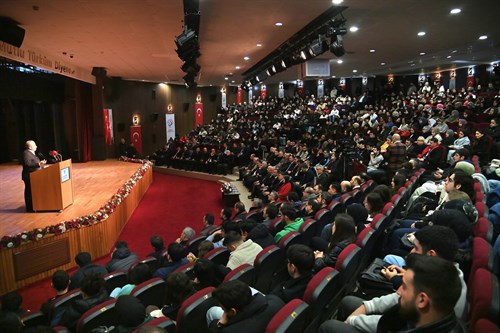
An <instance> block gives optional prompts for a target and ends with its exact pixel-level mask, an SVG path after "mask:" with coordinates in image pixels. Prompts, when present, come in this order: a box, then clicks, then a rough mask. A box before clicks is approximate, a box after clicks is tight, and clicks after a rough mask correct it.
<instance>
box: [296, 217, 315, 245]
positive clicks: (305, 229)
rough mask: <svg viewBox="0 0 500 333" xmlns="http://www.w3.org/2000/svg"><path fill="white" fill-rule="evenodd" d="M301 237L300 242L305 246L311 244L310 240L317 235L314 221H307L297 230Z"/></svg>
mask: <svg viewBox="0 0 500 333" xmlns="http://www.w3.org/2000/svg"><path fill="white" fill-rule="evenodd" d="M299 233H300V234H301V235H302V242H303V243H304V244H306V245H309V244H310V243H311V239H312V238H313V237H314V236H316V235H317V234H318V222H317V221H316V220H314V219H307V220H305V221H304V223H302V225H301V226H300V228H299Z"/></svg>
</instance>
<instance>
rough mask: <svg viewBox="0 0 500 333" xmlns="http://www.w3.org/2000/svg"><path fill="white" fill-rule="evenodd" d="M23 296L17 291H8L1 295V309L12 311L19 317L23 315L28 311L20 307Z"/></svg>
mask: <svg viewBox="0 0 500 333" xmlns="http://www.w3.org/2000/svg"><path fill="white" fill-rule="evenodd" d="M22 305H23V297H22V296H21V294H20V293H19V292H18V291H17V290H14V291H10V292H8V293H6V294H4V295H3V296H2V308H1V311H7V312H14V313H15V314H17V315H18V316H19V317H22V316H23V315H25V314H26V313H27V312H28V311H27V310H25V309H23V308H22Z"/></svg>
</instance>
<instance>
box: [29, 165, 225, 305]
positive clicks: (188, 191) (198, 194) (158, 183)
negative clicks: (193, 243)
mask: <svg viewBox="0 0 500 333" xmlns="http://www.w3.org/2000/svg"><path fill="white" fill-rule="evenodd" d="M222 207H223V204H222V198H221V192H220V186H219V185H218V184H217V183H215V182H210V181H204V180H198V179H192V178H186V177H178V176H171V175H165V174H160V173H155V174H154V181H153V183H152V184H151V186H150V187H149V189H148V191H147V192H146V194H145V195H144V197H143V198H142V200H141V202H140V204H139V206H138V207H137V208H136V209H135V211H134V213H133V214H132V217H131V218H130V220H129V221H128V223H127V225H126V226H125V228H124V229H123V231H122V233H121V235H120V237H119V239H120V240H124V241H126V242H127V243H128V244H129V248H130V249H131V250H132V251H133V252H135V253H137V255H138V256H139V258H144V257H145V256H146V255H148V254H149V253H151V252H152V248H151V246H150V244H149V237H150V236H151V235H153V234H156V235H160V236H162V237H163V239H164V241H165V246H167V245H168V244H169V243H170V242H173V241H175V239H177V238H178V237H179V236H180V234H181V232H182V229H183V228H184V227H186V226H190V227H192V228H193V229H195V230H196V231H197V232H199V231H200V230H201V229H202V218H203V215H204V214H206V213H212V214H214V216H215V218H216V223H217V222H219V217H218V216H219V213H220V210H221V209H222ZM108 260H109V257H104V258H100V259H99V260H96V262H97V263H99V264H105V263H106V262H107V261H108ZM73 271H74V270H72V271H70V272H69V273H70V274H72V273H73ZM20 292H21V294H22V296H23V308H25V309H30V310H31V311H38V310H39V309H40V305H41V304H42V303H43V302H45V301H46V300H47V299H48V298H50V297H52V296H53V295H54V291H53V290H52V288H51V286H50V280H45V281H40V282H38V283H36V284H34V285H32V286H29V287H26V288H23V289H22V290H21V291H20Z"/></svg>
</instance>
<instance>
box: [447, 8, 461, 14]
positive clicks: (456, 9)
mask: <svg viewBox="0 0 500 333" xmlns="http://www.w3.org/2000/svg"><path fill="white" fill-rule="evenodd" d="M461 12H462V10H461V9H460V8H453V9H452V10H450V14H453V15H455V14H460V13H461Z"/></svg>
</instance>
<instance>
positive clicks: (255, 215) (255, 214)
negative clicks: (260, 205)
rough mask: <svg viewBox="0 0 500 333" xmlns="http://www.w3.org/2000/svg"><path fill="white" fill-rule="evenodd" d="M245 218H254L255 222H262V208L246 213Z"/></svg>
mask: <svg viewBox="0 0 500 333" xmlns="http://www.w3.org/2000/svg"><path fill="white" fill-rule="evenodd" d="M246 219H247V220H249V219H250V220H254V221H255V222H258V223H260V222H262V221H263V220H264V217H263V216H262V209H254V210H252V211H250V212H248V213H247V214H246Z"/></svg>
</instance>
